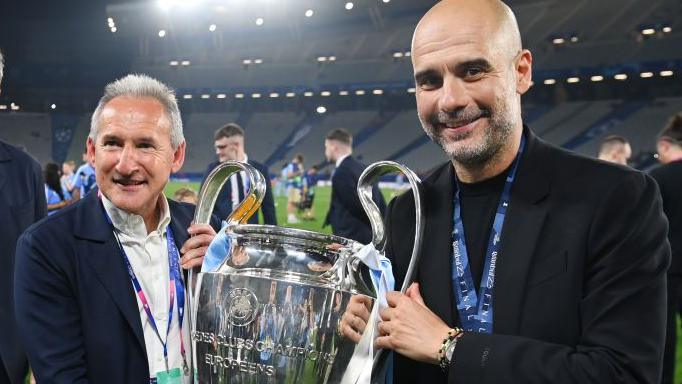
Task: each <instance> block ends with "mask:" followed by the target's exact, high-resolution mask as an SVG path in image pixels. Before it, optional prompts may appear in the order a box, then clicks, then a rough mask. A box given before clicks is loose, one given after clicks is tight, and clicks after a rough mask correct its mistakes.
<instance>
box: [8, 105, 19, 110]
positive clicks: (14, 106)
mask: <svg viewBox="0 0 682 384" xmlns="http://www.w3.org/2000/svg"><path fill="white" fill-rule="evenodd" d="M10 108H11V109H12V110H13V111H18V110H19V105H18V104H14V103H12V104H10Z"/></svg>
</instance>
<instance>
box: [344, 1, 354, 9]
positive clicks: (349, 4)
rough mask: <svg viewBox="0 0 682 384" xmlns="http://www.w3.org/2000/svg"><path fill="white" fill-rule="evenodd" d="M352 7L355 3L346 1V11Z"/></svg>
mask: <svg viewBox="0 0 682 384" xmlns="http://www.w3.org/2000/svg"><path fill="white" fill-rule="evenodd" d="M351 9H353V3H352V2H350V1H349V2H347V3H346V11H350V10H351Z"/></svg>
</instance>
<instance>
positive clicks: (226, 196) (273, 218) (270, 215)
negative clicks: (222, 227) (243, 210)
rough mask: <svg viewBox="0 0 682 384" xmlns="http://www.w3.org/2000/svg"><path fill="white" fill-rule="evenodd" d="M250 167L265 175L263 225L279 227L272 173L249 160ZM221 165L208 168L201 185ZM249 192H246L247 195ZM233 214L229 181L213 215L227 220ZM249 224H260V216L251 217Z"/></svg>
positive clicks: (260, 210)
mask: <svg viewBox="0 0 682 384" xmlns="http://www.w3.org/2000/svg"><path fill="white" fill-rule="evenodd" d="M247 163H249V164H250V165H252V166H253V167H254V168H256V169H257V170H258V172H260V173H261V174H263V177H264V178H265V185H266V189H265V197H263V204H262V205H261V207H260V209H259V210H258V211H259V212H261V213H262V214H263V223H264V224H270V225H277V215H276V213H275V200H274V198H273V197H272V185H270V173H269V172H268V169H267V168H266V167H265V165H263V164H261V163H259V162H256V161H252V160H249V161H247ZM218 164H220V162H219V161H215V162H213V163H211V164H209V165H208V167H206V171H205V172H204V178H203V180H202V181H201V184H204V181H205V180H206V177H207V176H208V174H209V173H211V171H212V170H213V169H214V168H215V167H217V166H218ZM246 192H247V191H244V193H246ZM230 213H232V184H231V183H230V181H229V180H228V181H227V182H225V185H223V188H222V189H221V190H220V193H219V194H218V199H217V200H216V203H215V207H214V208H213V214H214V215H216V216H218V218H219V219H220V220H225V219H227V216H229V215H230ZM248 223H249V224H258V214H255V215H253V216H251V218H250V219H249V222H248Z"/></svg>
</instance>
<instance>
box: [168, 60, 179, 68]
mask: <svg viewBox="0 0 682 384" xmlns="http://www.w3.org/2000/svg"><path fill="white" fill-rule="evenodd" d="M168 64H170V66H171V67H177V66H178V64H180V62H178V61H177V60H171V61H170V63H168Z"/></svg>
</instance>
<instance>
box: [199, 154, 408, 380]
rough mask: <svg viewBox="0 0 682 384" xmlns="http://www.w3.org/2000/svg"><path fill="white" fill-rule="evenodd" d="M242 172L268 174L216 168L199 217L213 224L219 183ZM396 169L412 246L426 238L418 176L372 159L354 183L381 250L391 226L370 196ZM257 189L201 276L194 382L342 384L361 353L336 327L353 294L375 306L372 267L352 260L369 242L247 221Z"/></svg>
mask: <svg viewBox="0 0 682 384" xmlns="http://www.w3.org/2000/svg"><path fill="white" fill-rule="evenodd" d="M237 170H247V177H249V178H251V177H254V179H252V180H256V181H258V180H259V179H258V177H259V176H260V178H261V179H262V176H261V175H260V174H259V173H258V171H256V170H255V169H253V168H252V167H251V166H249V165H248V164H241V163H240V164H239V165H235V164H228V165H225V166H224V168H222V169H220V170H218V169H217V170H214V171H213V172H212V173H211V175H209V178H208V179H207V181H206V183H205V184H204V187H203V188H202V191H201V192H200V195H199V199H200V200H199V204H198V205H197V214H196V216H195V222H198V223H206V222H208V219H209V217H210V212H211V211H212V209H213V205H214V204H215V199H216V196H217V193H218V191H219V190H220V187H221V186H222V184H223V183H224V182H225V180H226V179H227V178H228V177H229V175H230V174H231V173H234V172H236V171H237ZM396 170H398V171H401V172H403V173H405V174H406V176H407V177H408V179H409V180H410V185H411V186H412V188H413V191H414V195H415V206H416V207H417V210H418V212H417V218H418V219H417V237H416V239H415V249H418V248H419V246H420V244H421V225H422V224H421V223H422V220H421V199H420V192H419V179H418V178H417V177H416V176H415V175H414V174H413V173H411V172H410V171H409V170H408V169H407V168H405V167H404V166H401V165H399V164H396V163H391V162H384V163H381V164H373V165H371V166H370V167H369V168H368V171H366V172H365V173H364V174H363V177H361V178H360V183H359V185H358V190H359V193H360V198H361V201H362V203H363V206H364V208H365V210H366V211H367V212H368V215H369V216H370V219H371V222H372V228H373V233H374V237H373V242H374V244H375V245H379V246H378V247H377V249H379V250H380V251H383V248H384V246H385V231H384V228H383V222H382V218H381V215H380V214H379V213H378V212H379V211H378V209H377V208H376V206H374V203H373V202H372V201H371V184H373V183H375V182H376V181H377V180H378V178H379V176H381V175H383V174H385V173H389V172H395V171H396ZM406 171H407V172H406ZM212 176H213V177H212ZM251 185H255V186H257V185H258V182H255V183H254V182H253V181H252V182H251ZM367 190H369V192H367ZM252 193H253V191H252ZM367 193H369V195H367ZM255 195H256V196H253V198H252V200H249V198H250V197H247V198H246V199H245V202H243V203H242V204H240V205H239V206H238V207H237V209H235V212H233V213H232V214H231V215H230V220H229V225H228V226H227V227H226V228H225V231H226V234H227V237H228V239H229V243H230V247H229V252H228V254H227V255H225V259H224V260H223V262H222V263H221V264H220V266H219V267H218V269H217V270H216V271H215V272H208V273H200V274H199V275H198V279H197V282H196V290H195V291H194V296H193V297H194V299H193V300H192V302H193V303H192V304H191V305H190V310H191V313H192V316H191V319H192V322H191V324H192V345H193V348H192V352H193V354H192V355H193V359H192V360H193V362H194V364H193V370H194V372H195V374H196V378H197V379H198V382H199V383H221V384H225V383H250V384H251V383H254V384H255V383H311V384H313V383H314V384H326V383H340V382H341V380H342V377H343V376H344V374H346V370H347V369H348V366H349V365H351V363H352V361H351V360H352V359H357V358H358V357H357V356H356V355H359V354H356V355H354V353H355V352H356V349H358V348H359V349H358V351H361V350H363V349H362V348H361V347H360V346H359V345H358V344H356V343H355V342H353V341H352V340H350V339H349V338H345V337H343V336H342V335H341V333H340V332H338V326H339V323H340V320H341V318H342V317H343V315H344V313H345V312H346V310H347V307H348V305H349V303H350V302H351V301H352V300H354V301H355V302H357V301H358V300H357V299H363V300H366V301H367V303H368V305H369V306H370V310H371V308H373V307H374V305H375V302H376V297H377V293H376V291H375V288H374V285H373V284H372V281H371V278H370V271H369V269H368V268H367V266H366V265H365V264H363V263H362V262H360V260H359V259H358V258H357V257H356V256H355V255H356V254H357V253H358V252H359V251H360V250H361V249H362V247H363V245H362V244H359V243H357V242H355V241H353V240H349V239H345V238H341V237H337V236H331V235H324V234H320V233H316V232H311V231H304V230H298V229H291V228H280V227H275V226H268V225H249V224H243V223H244V222H246V220H247V219H248V216H250V214H252V213H253V212H255V211H256V210H257V209H258V206H259V205H260V202H261V200H262V194H261V196H260V199H259V198H258V196H257V195H258V193H257V192H256V193H255ZM250 196H251V195H250ZM363 196H364V197H363ZM367 196H369V200H367V199H368V197H367ZM245 203H247V204H246V205H245ZM413 257H414V253H413ZM408 273H409V272H408Z"/></svg>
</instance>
